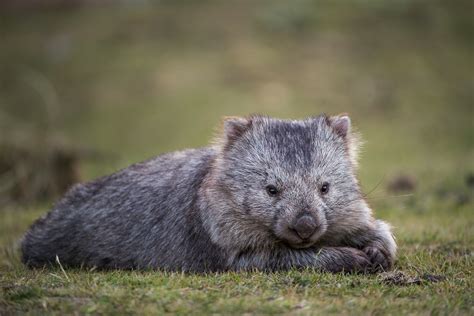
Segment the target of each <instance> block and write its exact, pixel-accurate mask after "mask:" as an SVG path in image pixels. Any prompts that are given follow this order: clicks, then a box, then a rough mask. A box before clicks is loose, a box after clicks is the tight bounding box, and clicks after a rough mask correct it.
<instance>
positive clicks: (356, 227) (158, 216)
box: [22, 115, 396, 272]
mask: <svg viewBox="0 0 474 316" xmlns="http://www.w3.org/2000/svg"><path fill="white" fill-rule="evenodd" d="M357 143H358V142H357V138H356V136H355V135H354V133H352V132H351V131H350V119H349V117H348V116H347V115H340V116H334V117H327V116H325V115H321V116H317V117H313V118H309V119H306V120H301V121H296V120H295V121H292V120H279V119H272V118H268V117H261V116H252V117H250V118H229V119H226V120H225V121H224V131H223V135H222V136H221V137H220V139H219V141H218V142H217V143H216V144H215V145H213V146H211V147H207V148H202V149H195V150H185V151H181V152H175V153H169V154H165V155H162V156H159V157H156V158H154V159H152V160H149V161H146V162H143V163H139V164H135V165H132V166H130V167H128V168H126V169H124V170H122V171H119V172H117V173H115V174H112V175H110V176H106V177H103V178H101V179H98V180H95V181H92V182H89V183H86V184H79V185H76V186H75V187H73V188H72V189H71V190H70V191H69V192H68V193H67V194H66V196H65V197H64V198H63V199H62V200H61V201H60V202H59V203H58V204H57V205H56V206H55V208H54V209H53V210H52V211H51V212H49V213H48V214H47V215H46V216H45V217H43V218H41V219H39V220H38V221H37V222H36V223H35V224H34V225H33V226H32V227H31V229H30V230H29V231H28V232H27V234H26V236H25V237H24V239H23V242H22V251H23V262H24V263H25V264H27V265H29V266H33V267H38V266H43V265H45V264H50V263H54V262H55V260H56V256H57V257H58V258H59V260H60V262H61V263H62V264H63V265H65V266H88V267H98V268H121V269H146V268H155V269H163V270H174V271H176V270H178V271H190V272H204V271H225V270H242V269H245V270H247V269H262V270H281V269H289V268H304V267H310V268H316V269H318V270H323V271H331V272H339V271H369V272H374V271H378V270H382V269H383V270H387V269H389V268H390V267H391V266H392V264H393V261H394V259H395V252H396V244H395V241H394V238H393V236H392V234H391V232H390V227H389V226H388V225H387V224H386V223H384V222H382V221H379V220H375V219H374V218H373V217H372V211H371V210H370V208H369V207H368V205H367V203H366V202H365V200H364V198H363V195H362V193H361V191H360V188H359V184H358V181H357V179H356V176H355V171H356V167H357V157H356V156H357V147H358V144H357Z"/></svg>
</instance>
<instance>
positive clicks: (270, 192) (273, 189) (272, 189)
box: [265, 185, 278, 196]
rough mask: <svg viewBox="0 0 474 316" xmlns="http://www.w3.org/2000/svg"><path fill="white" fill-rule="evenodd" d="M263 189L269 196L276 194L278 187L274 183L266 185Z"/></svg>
mask: <svg viewBox="0 0 474 316" xmlns="http://www.w3.org/2000/svg"><path fill="white" fill-rule="evenodd" d="M265 189H266V190H267V193H268V195H270V196H275V195H277V194H278V189H277V188H276V187H275V186H274V185H267V187H266V188H265Z"/></svg>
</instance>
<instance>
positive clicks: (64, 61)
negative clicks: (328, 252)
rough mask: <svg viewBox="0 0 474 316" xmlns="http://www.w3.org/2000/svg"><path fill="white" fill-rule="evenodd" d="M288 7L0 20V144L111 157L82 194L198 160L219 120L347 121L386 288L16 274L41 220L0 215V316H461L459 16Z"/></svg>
mask: <svg viewBox="0 0 474 316" xmlns="http://www.w3.org/2000/svg"><path fill="white" fill-rule="evenodd" d="M291 3H292V5H289V2H287V1H259V2H255V1H239V3H238V5H237V4H236V3H234V2H231V1H226V2H222V1H220V2H213V1H204V2H202V3H201V4H200V5H198V4H194V2H187V4H182V5H178V4H172V3H169V2H167V1H162V2H160V3H159V4H152V3H148V4H147V3H142V4H139V5H127V4H124V5H117V6H105V7H101V6H97V7H83V8H80V9H61V10H52V9H43V10H38V11H36V10H30V11H28V10H27V11H21V12H20V13H14V14H12V13H11V12H7V11H5V12H0V32H1V33H0V36H1V38H2V49H0V141H4V140H5V139H8V140H14V141H17V142H21V143H23V142H31V144H32V146H37V147H39V148H41V146H44V144H45V143H47V142H46V141H45V140H47V139H52V140H54V141H56V140H57V139H59V140H60V141H61V142H66V143H68V144H73V145H74V146H85V147H91V148H94V149H98V150H99V151H100V152H104V153H105V154H106V157H115V159H104V160H98V161H85V162H84V163H83V164H82V165H81V167H82V168H81V173H82V177H83V179H84V180H88V179H91V178H94V177H97V176H100V175H103V174H107V173H110V172H112V171H114V170H116V169H117V168H121V167H124V166H126V165H128V164H130V163H131V162H135V161H140V160H144V159H146V158H148V157H149V156H153V155H156V154H159V153H162V152H166V151H171V150H176V149H180V148H185V147H197V146H202V145H205V144H206V143H207V141H208V140H209V139H210V138H212V135H213V133H214V129H215V127H216V126H217V125H218V121H219V119H220V117H221V116H224V115H245V114H249V113H254V112H260V113H264V114H268V115H274V116H279V117H294V118H296V117H304V116H308V115H314V114H317V113H320V112H327V113H331V114H333V113H338V112H349V113H350V114H351V117H352V120H353V122H354V124H355V125H356V126H357V127H358V129H359V130H360V131H361V132H362V134H363V135H364V136H365V139H366V140H367V143H366V145H365V146H364V151H363V155H362V160H361V169H360V179H361V183H362V186H363V189H364V191H365V192H371V193H370V194H369V195H368V198H367V199H368V201H369V203H370V204H371V205H372V206H373V208H374V209H375V210H376V215H377V217H378V218H382V219H386V220H388V221H389V222H391V223H392V224H393V225H394V227H395V235H396V237H397V241H398V244H399V257H398V261H397V263H396V266H395V272H393V273H388V274H382V275H370V276H369V275H332V274H324V273H317V272H314V271H289V272H281V273H260V272H252V273H223V274H217V275H183V274H179V273H162V272H157V271H141V272H140V271H127V272H124V271H109V272H101V271H92V270H86V269H83V270H77V269H76V270H70V269H68V270H65V271H63V270H62V269H61V268H60V267H59V266H58V267H55V268H51V269H45V270H28V269H26V268H25V267H24V266H23V265H22V264H21V263H20V261H19V253H18V249H17V244H18V240H19V238H20V237H21V235H22V234H23V233H24V232H25V231H26V229H27V227H28V226H29V225H30V224H31V223H32V222H33V221H34V220H35V219H36V218H37V217H39V216H41V215H42V214H44V213H45V212H46V211H47V210H48V209H49V205H33V206H16V207H15V206H2V207H1V208H0V314H1V315H3V314H15V313H30V314H44V313H51V314H74V313H81V314H109V313H110V314H111V313H120V314H126V313H130V314H132V313H133V314H162V313H181V314H188V313H195V314H202V313H206V314H208V313H218V314H229V313H239V314H240V313H256V314H257V313H293V314H326V313H334V314H351V315H352V314H394V315H399V314H459V315H461V314H473V313H474V300H473V297H474V293H473V292H474V291H473V276H472V271H473V261H474V257H473V256H474V196H473V188H472V185H471V186H469V184H468V181H466V179H467V178H469V177H472V175H473V174H474V167H473V164H472V162H473V161H474V124H473V123H474V122H473V120H472V117H474V115H473V114H474V113H473V108H472V101H473V99H474V96H473V91H474V90H473V89H472V82H473V80H474V79H473V74H472V69H473V66H474V64H473V59H472V51H473V47H474V45H473V40H472V29H473V28H472V18H471V14H470V12H472V10H470V9H469V8H470V7H471V8H472V4H471V3H470V2H469V1H456V3H455V4H454V3H452V4H447V2H443V1H430V2H424V1H410V2H408V1H401V2H397V4H392V2H390V1H359V0H354V1H351V2H349V1H309V0H308V1H306V0H304V1H303V0H301V1H292V2H291ZM216 25H218V27H216ZM0 154H1V152H0ZM398 174H404V175H409V176H411V177H413V178H414V179H416V183H417V184H416V189H415V191H414V192H412V193H410V194H409V195H408V196H400V194H398V193H391V192H388V191H387V190H386V184H387V182H388V181H389V180H391V179H393V177H394V176H396V175H398ZM1 180H2V178H1V175H0V184H1ZM372 189H374V190H372ZM402 195H403V194H402ZM50 202H52V201H50Z"/></svg>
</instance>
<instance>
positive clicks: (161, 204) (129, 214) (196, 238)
mask: <svg viewBox="0 0 474 316" xmlns="http://www.w3.org/2000/svg"><path fill="white" fill-rule="evenodd" d="M214 156H215V151H214V150H213V149H209V148H207V149H198V150H187V151H183V152H176V153H170V154H166V155H163V156H159V157H156V158H154V159H152V160H149V161H147V162H143V163H139V164H135V165H132V166H130V167H128V168H126V169H123V170H121V171H119V172H117V173H115V174H112V175H110V176H106V177H103V178H100V179H98V180H95V181H92V182H89V183H85V184H79V185H77V186H75V187H73V188H72V189H71V190H70V191H69V192H68V193H67V194H66V195H65V197H64V198H63V199H62V200H61V201H60V202H59V203H58V204H57V205H56V206H55V208H54V209H53V210H52V211H51V212H50V213H48V214H47V215H46V216H45V217H43V218H41V219H39V220H38V221H37V222H36V223H34V224H33V226H32V227H31V229H30V230H29V231H28V232H27V234H26V235H25V237H24V239H23V242H22V253H23V261H24V262H25V263H26V264H28V265H30V266H43V265H45V264H48V263H53V262H54V261H55V258H56V256H58V258H59V260H60V262H61V263H62V264H63V265H67V266H81V265H85V266H96V267H99V268H125V269H133V268H147V267H150V268H162V269H170V270H175V269H180V270H191V271H196V270H203V267H206V268H209V269H212V270H218V269H221V268H222V259H221V258H220V257H216V254H219V253H221V251H218V250H217V251H216V249H214V248H215V246H213V244H212V243H211V242H210V240H209V237H208V235H207V233H206V232H205V231H204V229H203V228H202V223H201V220H200V215H199V213H198V208H197V207H196V206H195V204H196V199H197V193H198V188H199V187H200V184H201V181H202V180H203V178H204V177H205V175H206V174H207V172H208V169H209V167H210V164H211V162H212V161H213V159H214Z"/></svg>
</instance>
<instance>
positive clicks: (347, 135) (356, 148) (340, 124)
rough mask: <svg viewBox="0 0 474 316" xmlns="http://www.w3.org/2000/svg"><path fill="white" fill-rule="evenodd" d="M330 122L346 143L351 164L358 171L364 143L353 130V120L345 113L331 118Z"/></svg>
mask: <svg viewBox="0 0 474 316" xmlns="http://www.w3.org/2000/svg"><path fill="white" fill-rule="evenodd" d="M328 121H329V125H330V126H331V127H332V128H333V130H334V131H335V132H336V133H337V134H338V135H339V136H341V137H342V138H344V140H345V141H346V144H347V149H348V151H349V157H350V159H351V163H352V165H353V166H354V168H356V169H357V166H358V161H359V152H360V148H361V146H362V143H363V142H362V139H361V137H360V134H359V133H358V132H354V131H353V130H352V128H351V119H350V118H349V115H348V114H347V113H343V114H339V115H336V116H331V117H330V118H329V119H328Z"/></svg>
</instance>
